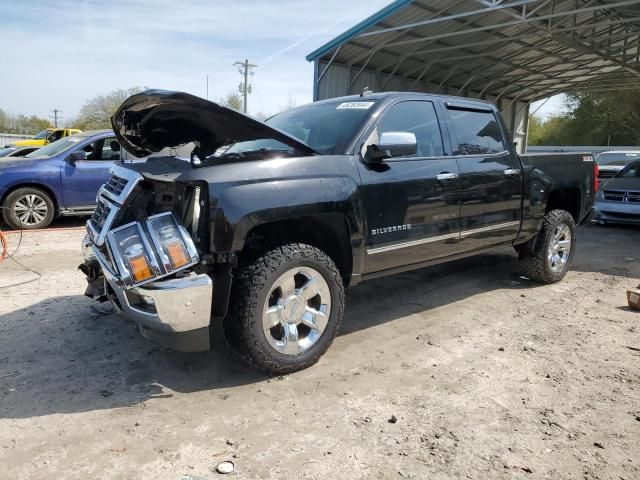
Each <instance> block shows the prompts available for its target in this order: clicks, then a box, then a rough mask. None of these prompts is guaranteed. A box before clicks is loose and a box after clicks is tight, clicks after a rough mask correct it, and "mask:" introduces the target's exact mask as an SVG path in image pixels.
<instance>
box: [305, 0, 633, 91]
mask: <svg viewBox="0 0 640 480" xmlns="http://www.w3.org/2000/svg"><path fill="white" fill-rule="evenodd" d="M307 60H309V61H316V64H317V65H318V66H319V67H320V66H321V67H322V68H318V70H317V72H316V78H315V82H316V85H315V88H314V91H315V93H316V95H315V97H316V98H319V95H318V87H319V84H320V83H321V82H322V80H323V78H324V75H326V73H327V72H328V69H329V67H330V66H331V65H332V64H334V63H335V64H341V65H345V66H348V67H349V78H348V87H349V88H348V91H347V92H344V93H345V94H346V93H354V91H357V90H354V88H353V87H355V86H357V84H358V80H359V79H360V77H361V76H362V75H363V73H365V72H375V75H376V76H377V79H376V80H377V81H376V83H377V84H376V85H370V86H371V87H372V88H375V89H376V90H388V88H386V87H387V86H389V85H390V83H391V80H392V79H400V80H401V82H402V85H403V86H404V88H402V90H411V89H416V88H415V87H418V88H417V89H419V90H423V88H420V87H422V86H423V85H421V84H423V83H425V82H428V83H429V84H432V85H438V86H439V87H442V88H443V89H446V91H447V93H457V94H462V95H467V96H488V97H493V98H492V99H493V100H494V101H495V100H496V99H500V98H502V97H506V98H510V99H512V100H515V99H517V100H521V101H525V102H529V101H532V100H535V99H539V98H544V97H547V96H549V95H553V94H556V93H561V92H567V91H574V90H578V89H619V88H629V87H634V86H635V87H637V86H640V0H626V1H601V0H510V1H509V0H505V1H500V0H494V1H482V0H458V1H447V0H428V1H427V0H398V1H395V2H393V3H392V4H390V5H389V6H387V7H386V8H384V9H382V10H381V11H379V12H378V13H376V14H374V15H372V16H371V17H369V18H368V19H366V20H364V21H363V22H361V23H359V24H358V25H356V26H354V27H353V28H351V29H350V30H348V31H347V32H345V33H343V34H342V35H340V36H338V37H336V38H335V39H334V40H332V41H330V42H329V43H327V44H326V45H324V46H322V47H320V48H319V49H317V50H316V51H314V52H312V53H311V54H309V55H308V56H307Z"/></svg>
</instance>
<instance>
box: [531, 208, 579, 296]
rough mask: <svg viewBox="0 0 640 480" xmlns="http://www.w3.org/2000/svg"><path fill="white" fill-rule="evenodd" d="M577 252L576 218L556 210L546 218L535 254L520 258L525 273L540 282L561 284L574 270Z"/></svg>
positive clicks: (532, 252) (536, 241)
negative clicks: (573, 265) (570, 270)
mask: <svg viewBox="0 0 640 480" xmlns="http://www.w3.org/2000/svg"><path fill="white" fill-rule="evenodd" d="M575 250H576V223H575V221H574V220H573V217H572V216H571V214H570V213H569V212H567V211H565V210H552V211H550V212H548V213H547V214H546V215H545V216H544V219H543V221H542V228H541V229H540V232H539V233H538V236H537V237H536V240H535V244H534V247H533V251H530V252H521V254H520V261H521V266H522V273H523V275H524V276H525V277H528V278H530V279H531V280H534V281H537V282H542V283H556V282H559V281H560V280H562V279H563V278H564V276H565V275H566V274H567V272H568V271H569V269H570V268H571V264H572V263H573V256H574V254H575Z"/></svg>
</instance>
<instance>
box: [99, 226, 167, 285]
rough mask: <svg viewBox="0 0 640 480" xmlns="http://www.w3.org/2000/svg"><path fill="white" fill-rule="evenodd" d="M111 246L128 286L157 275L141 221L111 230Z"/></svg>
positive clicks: (109, 235)
mask: <svg viewBox="0 0 640 480" xmlns="http://www.w3.org/2000/svg"><path fill="white" fill-rule="evenodd" d="M108 239H109V246H110V247H111V251H112V252H113V256H114V259H115V261H116V264H117V266H118V270H119V271H120V273H121V274H122V278H123V280H124V282H125V284H126V285H127V286H133V285H135V284H138V283H140V282H144V281H146V280H149V279H152V278H154V277H156V276H157V274H158V268H157V265H155V264H154V261H155V259H154V258H153V255H152V253H151V251H150V249H149V247H148V245H147V241H146V239H145V237H144V234H143V232H142V230H141V228H140V224H139V223H137V222H136V223H132V224H129V225H125V226H124V227H121V228H118V229H116V230H113V231H111V232H109V234H108Z"/></svg>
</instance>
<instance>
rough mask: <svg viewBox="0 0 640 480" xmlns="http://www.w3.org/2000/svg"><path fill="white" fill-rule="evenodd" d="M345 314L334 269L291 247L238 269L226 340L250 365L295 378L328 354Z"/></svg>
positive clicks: (322, 258)
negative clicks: (295, 375)
mask: <svg viewBox="0 0 640 480" xmlns="http://www.w3.org/2000/svg"><path fill="white" fill-rule="evenodd" d="M343 312H344V287H343V284H342V277H341V276H340V272H339V271H338V269H337V267H336V265H335V264H334V263H333V261H332V260H331V259H330V258H329V256H327V255H326V254H325V253H324V252H322V251H321V250H318V249H317V248H315V247H312V246H310V245H305V244H300V243H292V244H287V245H283V246H281V247H277V248H274V249H273V250H270V251H268V252H266V253H265V254H263V255H262V256H261V257H259V258H258V259H257V260H255V261H253V262H251V263H249V264H245V265H241V266H239V267H238V271H237V272H236V275H235V278H234V282H233V286H232V290H231V304H230V309H229V314H228V315H227V317H226V318H225V321H224V329H225V335H226V337H227V339H228V340H229V343H230V344H231V346H232V347H233V348H234V349H235V350H236V351H237V352H238V353H239V355H240V356H241V357H242V358H243V359H244V360H246V361H247V362H248V363H250V364H253V365H255V366H257V367H259V368H261V369H263V370H266V371H268V372H270V373H273V374H283V373H291V372H295V371H297V370H302V369H304V368H307V367H308V366H310V365H313V364H314V363H316V362H317V361H318V359H319V358H320V357H321V356H322V355H323V354H324V352H325V351H326V350H327V349H328V348H329V346H330V345H331V342H332V341H333V338H334V337H335V335H336V332H337V331H338V328H339V326H340V323H341V322H342V315H343Z"/></svg>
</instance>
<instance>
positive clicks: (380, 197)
mask: <svg viewBox="0 0 640 480" xmlns="http://www.w3.org/2000/svg"><path fill="white" fill-rule="evenodd" d="M383 132H411V133H414V134H415V136H416V140H417V144H418V145H417V153H416V154H414V155H409V156H406V157H396V158H390V159H387V160H385V161H384V162H383V163H382V164H379V165H367V164H365V163H362V162H359V167H358V168H359V169H360V176H361V179H362V187H361V189H362V198H363V202H364V208H365V217H366V222H367V245H366V247H367V257H366V265H365V271H366V272H367V273H370V272H376V271H381V270H387V269H390V268H394V267H398V266H405V265H409V264H412V263H419V262H422V261H425V260H430V259H433V258H438V257H442V256H447V255H451V254H453V253H455V252H456V251H457V248H458V247H457V240H458V235H459V231H460V226H459V202H458V195H457V194H458V188H459V186H458V175H459V171H458V165H457V163H456V160H455V159H454V158H452V157H451V156H447V155H446V152H445V149H444V143H443V136H442V132H441V130H440V122H439V121H438V115H437V113H436V109H435V107H434V104H433V103H432V102H430V101H423V100H409V101H402V102H399V103H395V104H393V105H391V106H389V107H387V108H386V109H385V110H384V111H383V113H382V115H381V117H380V120H379V121H378V123H377V125H376V127H375V129H374V131H373V132H372V133H371V135H370V136H369V139H368V141H367V144H372V143H376V142H377V140H378V138H380V135H381V134H382V133H383Z"/></svg>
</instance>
